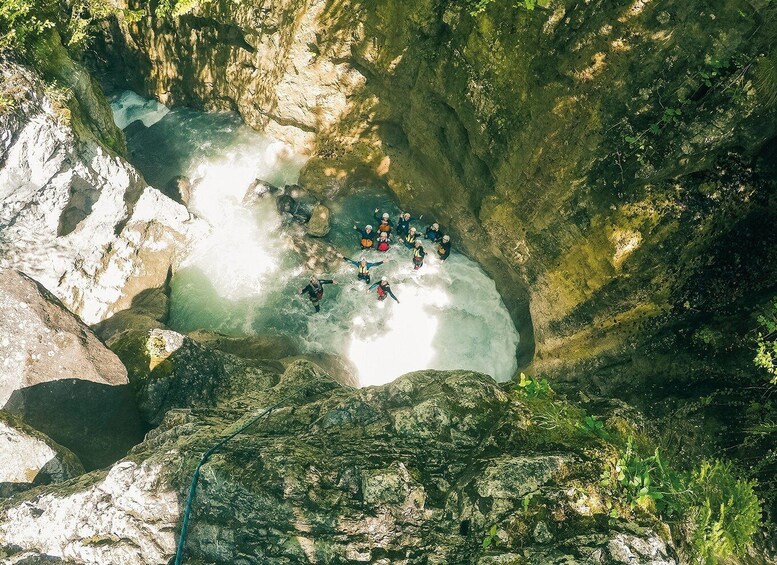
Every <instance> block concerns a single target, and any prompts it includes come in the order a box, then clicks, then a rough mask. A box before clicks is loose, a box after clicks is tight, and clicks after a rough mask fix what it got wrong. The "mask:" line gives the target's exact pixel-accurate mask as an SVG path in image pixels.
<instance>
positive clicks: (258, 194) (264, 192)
mask: <svg viewBox="0 0 777 565" xmlns="http://www.w3.org/2000/svg"><path fill="white" fill-rule="evenodd" d="M279 192H280V189H279V188H278V187H277V186H275V185H273V184H270V183H269V182H267V181H264V180H261V179H256V180H254V182H252V183H251V184H250V185H248V188H247V189H246V193H245V196H243V206H252V205H254V204H256V203H257V202H258V201H259V200H260V199H262V198H265V197H266V196H271V195H274V194H278V193H279Z"/></svg>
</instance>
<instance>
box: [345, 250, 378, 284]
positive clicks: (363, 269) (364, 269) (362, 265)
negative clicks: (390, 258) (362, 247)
mask: <svg viewBox="0 0 777 565" xmlns="http://www.w3.org/2000/svg"><path fill="white" fill-rule="evenodd" d="M339 257H340V258H341V259H342V260H343V261H345V262H347V263H350V264H351V265H353V266H354V267H356V268H357V269H358V272H357V274H356V278H357V279H359V280H360V281H364V282H366V283H367V284H370V269H372V268H373V267H378V266H380V265H382V264H383V261H378V262H376V263H368V262H367V259H366V258H365V257H362V258H361V259H360V260H359V261H354V260H353V259H349V258H348V257H343V256H342V255H339Z"/></svg>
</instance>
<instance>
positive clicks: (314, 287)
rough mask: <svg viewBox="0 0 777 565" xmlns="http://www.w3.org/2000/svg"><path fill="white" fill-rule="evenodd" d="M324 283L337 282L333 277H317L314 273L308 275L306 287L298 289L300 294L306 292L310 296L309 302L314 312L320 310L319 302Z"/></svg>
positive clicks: (322, 295)
mask: <svg viewBox="0 0 777 565" xmlns="http://www.w3.org/2000/svg"><path fill="white" fill-rule="evenodd" d="M325 284H337V282H336V281H335V280H334V279H319V278H318V277H316V276H315V275H314V276H312V277H310V284H308V285H307V286H306V287H304V288H301V289H299V293H300V295H302V294H305V293H307V295H308V298H310V303H311V304H312V305H313V308H315V310H316V312H320V311H321V307H320V306H319V302H321V299H322V298H323V297H324V285H325Z"/></svg>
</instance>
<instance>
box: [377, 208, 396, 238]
mask: <svg viewBox="0 0 777 565" xmlns="http://www.w3.org/2000/svg"><path fill="white" fill-rule="evenodd" d="M374 216H375V221H377V222H380V223H379V224H378V232H379V233H387V234H390V233H391V230H392V229H393V228H394V222H392V221H391V218H390V217H389V214H388V212H384V213H383V214H382V215H381V214H380V208H375V214H374Z"/></svg>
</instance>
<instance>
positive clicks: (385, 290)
mask: <svg viewBox="0 0 777 565" xmlns="http://www.w3.org/2000/svg"><path fill="white" fill-rule="evenodd" d="M376 286H377V287H378V300H386V296H390V297H391V298H393V299H394V300H396V301H397V303H399V299H398V298H397V297H396V296H394V293H393V292H391V285H390V284H389V283H388V282H383V281H380V282H376V283H375V284H373V285H372V286H371V287H370V290H372V289H373V288H375V287H376Z"/></svg>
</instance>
